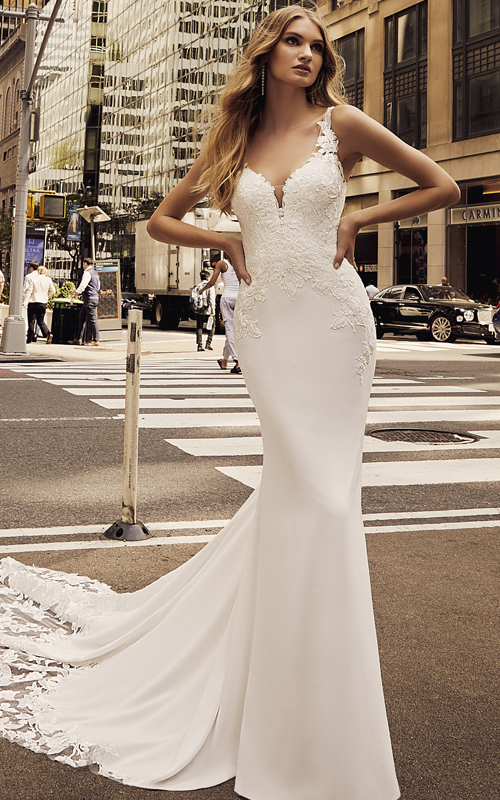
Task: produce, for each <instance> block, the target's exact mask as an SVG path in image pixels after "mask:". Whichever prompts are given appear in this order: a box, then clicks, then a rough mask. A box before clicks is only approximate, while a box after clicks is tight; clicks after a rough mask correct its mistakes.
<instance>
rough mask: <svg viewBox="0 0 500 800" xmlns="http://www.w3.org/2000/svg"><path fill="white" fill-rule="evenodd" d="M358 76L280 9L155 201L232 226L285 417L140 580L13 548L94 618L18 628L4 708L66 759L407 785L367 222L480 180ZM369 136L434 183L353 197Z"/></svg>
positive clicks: (220, 776) (167, 777)
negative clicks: (378, 519)
mask: <svg viewBox="0 0 500 800" xmlns="http://www.w3.org/2000/svg"><path fill="white" fill-rule="evenodd" d="M339 76H340V62H339V60H338V57H337V56H336V54H335V51H334V49H333V45H332V42H331V40H330V38H329V35H328V30H327V28H326V26H325V23H324V21H323V19H322V17H321V16H320V15H318V14H317V13H315V12H314V11H312V10H310V9H309V8H303V7H302V6H297V5H293V6H286V7H282V8H280V9H279V10H276V11H274V12H272V13H271V14H269V15H268V16H264V18H263V20H262V21H261V22H260V23H259V25H258V27H257V29H256V31H255V32H254V33H253V35H252V37H251V38H250V41H249V42H248V44H247V46H246V49H245V52H244V54H243V56H242V58H241V60H240V61H239V63H238V64H237V66H236V69H235V72H234V74H233V75H232V76H230V77H229V79H228V80H227V82H226V83H225V86H224V89H223V92H222V96H221V98H220V100H219V101H218V104H217V106H216V107H215V108H214V110H213V111H214V116H213V122H212V126H211V128H210V130H209V131H208V134H207V138H206V143H205V146H204V149H203V151H202V153H201V155H200V157H199V158H198V159H197V161H196V162H195V164H194V166H193V167H192V168H191V170H190V171H189V172H188V173H187V175H186V176H185V177H184V178H183V179H182V180H181V181H180V183H178V184H177V186H175V187H174V188H173V190H172V192H171V193H170V194H169V195H168V196H167V197H166V198H165V199H164V200H163V201H162V202H161V203H160V205H159V207H158V208H157V209H156V211H155V212H154V214H153V216H152V217H151V219H150V220H149V222H148V231H149V233H150V234H151V236H153V238H155V239H157V240H159V241H162V242H165V243H169V244H170V245H182V246H190V247H192V248H204V249H207V250H208V249H216V248H217V249H219V250H222V251H223V252H224V253H226V255H227V258H228V259H229V261H230V263H231V264H232V266H233V268H234V270H235V272H236V274H237V276H238V278H239V279H240V281H241V283H240V290H239V295H238V302H237V305H236V312H235V342H236V347H237V353H238V358H239V360H240V365H241V366H242V370H243V375H244V378H245V381H248V389H249V392H250V394H251V398H252V401H253V404H254V406H255V415H257V414H258V418H259V422H260V427H261V432H262V441H263V448H264V462H263V468H262V477H261V482H260V485H259V486H258V487H257V488H256V489H255V491H254V492H253V493H252V494H251V495H250V497H249V498H248V499H247V500H246V502H245V504H244V505H243V506H242V508H240V509H239V511H238V512H237V513H236V515H235V516H234V517H233V519H232V520H231V521H230V522H229V523H228V524H227V525H225V526H224V528H223V530H222V531H221V532H220V533H219V534H218V535H217V536H215V537H212V539H211V540H210V542H209V543H208V544H206V546H205V547H204V548H203V549H202V550H200V551H199V552H198V553H196V555H195V556H193V557H192V558H191V559H190V560H189V561H188V562H187V563H185V564H183V565H182V566H181V567H180V568H179V569H178V570H173V572H169V573H168V574H166V575H164V576H163V577H162V578H160V579H159V580H157V581H156V582H155V583H153V584H151V585H149V586H147V587H146V588H144V589H141V590H140V591H138V592H136V593H132V594H125V595H124V594H120V593H114V592H112V591H111V590H108V589H107V587H102V586H101V585H97V586H90V587H88V590H87V591H86V589H87V586H88V584H87V585H84V584H83V579H81V581H82V582H81V583H80V584H79V583H77V580H78V578H77V576H74V575H72V576H64V575H63V574H62V573H60V572H57V573H52V574H51V573H50V571H49V570H47V569H44V570H43V571H42V570H38V571H37V572H34V571H31V572H30V571H29V569H28V568H26V567H25V566H24V565H22V564H17V563H16V562H15V561H13V560H12V559H6V561H7V564H6V565H5V566H4V567H3V570H2V571H3V575H4V576H5V577H4V579H5V580H6V582H8V583H9V585H10V586H11V587H12V586H14V587H16V588H17V587H20V588H19V589H18V591H19V592H22V593H23V595H24V596H26V595H30V593H32V594H33V595H34V596H35V597H36V596H39V597H41V598H42V602H43V603H45V604H47V605H49V606H50V608H51V609H54V616H57V614H63V613H65V618H66V619H69V620H70V621H71V622H72V623H73V625H74V626H75V628H76V629H77V631H78V632H77V633H76V635H71V634H68V632H67V630H64V632H63V633H62V634H61V635H59V636H57V635H55V634H54V635H53V634H52V633H50V634H48V635H47V633H46V631H47V627H46V625H45V618H44V619H42V620H41V622H39V623H38V618H39V616H40V615H39V612H38V611H37V610H36V609H35V610H34V611H31V615H32V617H34V618H35V619H34V620H33V621H32V620H30V621H29V623H28V622H26V621H25V620H22V619H21V620H19V618H18V617H16V618H15V622H14V623H11V626H12V625H13V626H14V627H15V632H11V630H10V632H9V627H8V626H9V621H10V615H9V614H4V615H0V619H1V617H7V621H6V623H5V624H6V627H7V632H6V637H5V638H6V642H7V646H8V648H9V651H8V660H7V659H6V663H7V666H8V667H9V666H10V665H12V668H13V669H12V672H13V674H12V678H11V680H12V684H13V690H10V691H9V688H10V687H9V685H8V684H9V676H10V669H9V668H8V669H7V670H6V671H4V672H5V673H6V676H7V677H6V679H4V681H3V684H4V686H3V687H2V689H0V702H1V701H2V699H3V697H5V703H3V704H2V708H5V706H7V708H6V711H5V714H4V716H6V717H7V721H6V722H5V723H4V728H3V730H6V734H5V735H6V736H8V737H9V738H11V739H12V740H15V741H19V742H20V743H22V744H24V745H25V746H27V747H30V748H32V749H36V750H37V751H38V752H40V750H44V751H45V752H49V753H50V755H51V756H52V757H53V758H54V757H59V758H60V760H64V762H65V763H66V764H72V765H75V766H76V765H80V764H84V763H91V764H92V765H94V767H93V768H94V769H95V768H96V766H95V765H98V768H99V769H100V771H101V772H103V773H104V774H105V775H108V776H111V777H113V778H114V779H115V780H117V781H122V782H125V783H127V784H128V785H132V786H139V787H142V788H143V789H156V790H164V791H187V792H189V791H190V790H193V789H198V788H201V787H208V786H215V785H218V784H221V783H223V782H224V781H227V780H230V779H231V778H235V783H234V791H235V793H237V794H238V795H241V796H243V797H245V798H247V800H285V799H286V800H327V799H328V800H333V798H337V800H340V798H342V800H375V798H376V800H396V798H398V797H399V796H400V793H399V788H398V784H397V779H396V775H395V769H394V759H393V755H392V749H391V742H390V734H389V728H388V723H387V715H386V711H385V705H384V697H383V687H382V679H381V674H380V665H379V656H378V649H377V636H376V630H375V621H374V615H373V606H372V601H371V592H370V578H369V568H368V567H369V565H368V559H367V553H366V537H365V532H364V530H363V520H362V514H361V461H362V452H363V438H364V430H365V423H366V414H367V409H368V402H369V397H370V389H371V382H372V378H373V374H374V368H375V349H376V335H375V326H374V320H373V314H372V311H371V308H370V302H369V299H368V297H367V294H366V291H365V288H364V286H363V283H362V281H361V279H360V277H359V275H358V273H357V272H356V269H355V268H354V266H353V261H354V245H355V238H356V234H357V233H358V231H359V230H360V229H362V228H366V227H368V226H372V225H379V224H381V223H384V224H387V223H389V222H395V221H397V220H400V219H407V218H411V217H413V216H415V215H416V214H424V213H426V212H428V211H430V210H431V209H436V208H442V207H444V206H445V205H451V204H453V203H456V202H458V199H459V197H460V193H459V190H458V187H457V186H456V184H455V182H454V181H453V180H452V179H451V178H450V177H449V176H448V175H447V173H446V172H445V171H444V170H442V169H441V168H440V167H439V166H437V165H436V164H434V162H432V161H431V160H430V159H429V158H428V157H427V156H426V155H425V154H424V153H423V152H422V151H420V150H417V149H415V148H413V147H411V146H409V145H407V144H405V143H404V142H403V141H401V140H400V139H398V138H397V137H396V136H395V135H394V134H393V133H391V131H389V130H388V129H387V128H385V127H383V126H382V125H380V124H378V123H377V122H375V121H374V120H372V119H370V118H369V117H368V116H366V115H365V114H364V113H363V112H362V111H360V110H359V109H358V108H356V107H355V106H351V105H347V104H346V103H345V101H344V98H343V95H342V90H341V85H340V83H339ZM194 135H195V136H196V132H195V134H194ZM360 157H366V158H368V159H372V158H373V159H376V160H377V161H378V162H380V163H381V166H382V167H383V168H385V169H388V170H396V171H397V172H398V173H400V174H402V175H403V176H404V177H405V178H408V179H410V178H411V180H412V182H415V183H416V184H417V188H415V190H414V191H412V192H411V193H409V194H406V195H404V196H402V197H397V198H394V199H393V200H390V201H389V202H383V203H382V204H381V205H375V206H370V207H369V208H364V209H360V210H358V211H353V212H351V213H350V214H347V215H345V216H342V212H343V208H344V201H345V194H346V182H347V180H348V179H349V175H350V173H351V171H352V170H353V169H354V167H355V165H356V164H357V162H358V161H359V159H360ZM206 197H210V200H211V204H212V205H213V206H214V207H215V208H217V209H218V210H220V211H222V212H225V211H228V212H229V211H233V212H234V214H235V215H236V216H237V217H238V219H239V221H240V224H241V230H242V237H243V240H242V241H240V240H239V239H236V238H235V237H232V236H231V235H230V234H229V233H224V232H216V231H214V230H210V229H206V230H204V229H201V228H199V227H197V226H195V225H191V226H190V225H189V224H188V223H186V222H183V221H182V220H183V218H184V217H185V214H186V212H187V211H189V209H191V208H193V206H196V205H197V204H198V203H201V202H202V201H203V199H204V198H206ZM202 402H203V401H202ZM216 402H221V407H222V408H224V403H227V401H224V403H223V402H222V401H217V400H216ZM238 402H242V401H241V400H238V399H237V398H234V404H235V405H236V403H238ZM207 405H208V401H207ZM255 415H254V413H253V412H252V413H240V414H238V424H247V425H249V426H252V425H255V424H256V419H255ZM146 416H148V415H146ZM150 416H151V415H150ZM170 416H171V417H172V418H175V417H176V416H179V415H176V414H175V413H174V414H172V415H170ZM181 416H182V419H180V424H182V425H187V424H193V425H200V424H202V425H203V424H204V422H203V421H201V423H200V420H199V419H196V418H197V417H199V416H203V415H198V414H191V415H189V414H182V415H181ZM188 416H192V417H193V418H194V419H193V421H192V423H189V421H186V419H185V418H186V417H188ZM227 416H228V415H227V414H223V413H221V414H220V418H221V419H220V424H222V425H228V424H231V422H230V421H228V420H227ZM245 416H246V417H248V421H247V422H245V421H243V423H242V422H241V418H242V417H245ZM160 424H161V423H160ZM216 424H217V423H216ZM186 491H190V492H193V486H192V482H191V483H190V484H186ZM195 493H196V492H195ZM198 495H199V492H198ZM197 501H198V504H200V506H201V508H202V510H204V509H206V505H205V506H204V504H203V500H202V498H201V497H200V496H198V497H197ZM200 513H201V511H200ZM51 577H52V578H53V580H50V578H51ZM47 584H48V585H47ZM92 590H94V591H92ZM47 598H49V599H47ZM80 598H81V600H80ZM27 607H28V608H29V605H27ZM26 613H27V612H26ZM52 619H54V617H52ZM35 620H36V621H35ZM37 623H38V624H37ZM25 629H26V630H27V631H28V633H27V634H25V635H23V634H24V630H25ZM17 636H19V637H20V640H19V643H18V642H17V641H16V637H17ZM23 648H24V651H25V652H26V650H27V651H28V653H29V654H30V658H32V660H33V661H35V659H34V658H33V656H36V655H39V656H40V658H39V659H38V661H35V664H36V666H34V667H33V668H34V669H37V670H38V675H37V679H36V688H35V690H34V691H33V694H35V697H34V698H33V699H32V698H31V697H28V698H27V699H26V697H25V695H26V694H27V693H28V690H27V689H25V690H24V691H23V695H24V696H21V697H19V699H18V692H19V693H21V690H20V689H18V691H16V690H15V688H16V687H18V686H19V682H20V678H19V675H18V671H19V670H20V668H21V667H20V665H22V664H23V656H22V655H21V654H19V655H17V651H18V650H19V651H23ZM11 651H12V652H11ZM24 658H25V659H27V658H28V657H27V656H25V657H24ZM42 658H43V659H44V660H42ZM55 662H56V663H55ZM60 662H63V663H64V665H63V664H61V665H60ZM59 665H60V666H59ZM70 665H75V666H77V667H78V668H77V669H72V667H71V666H70ZM50 669H54V670H59V671H60V672H61V673H62V674H61V675H59V672H57V673H56V674H57V677H56V678H55V680H50V679H49V678H46V673H48V672H49V670H50ZM66 671H69V673H70V674H69V676H68V675H67V674H65V673H66ZM14 672H15V674H14ZM40 672H41V673H42V674H41V675H40ZM5 684H7V685H5ZM47 684H48V688H47V689H46V688H45V687H46V686H47ZM4 687H5V688H4ZM44 690H45V695H44ZM40 695H42V696H41V697H40ZM16 704H17V706H16ZM38 709H40V711H38ZM2 720H3V717H2ZM58 754H60V755H58ZM232 788H233V787H232V786H231V791H232ZM216 791H217V790H216Z"/></svg>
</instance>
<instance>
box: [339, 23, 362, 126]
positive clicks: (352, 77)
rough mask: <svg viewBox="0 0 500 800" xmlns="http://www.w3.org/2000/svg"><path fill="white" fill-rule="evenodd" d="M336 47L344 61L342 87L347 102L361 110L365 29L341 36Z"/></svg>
mask: <svg viewBox="0 0 500 800" xmlns="http://www.w3.org/2000/svg"><path fill="white" fill-rule="evenodd" d="M337 48H338V51H339V53H340V55H341V56H342V58H343V59H344V61H345V73H344V87H345V93H346V98H347V102H348V103H350V104H351V105H352V106H357V108H360V109H361V111H362V110H363V99H364V91H365V31H364V28H362V29H361V30H360V31H355V32H354V33H351V34H349V36H343V37H342V39H339V40H338V42H337Z"/></svg>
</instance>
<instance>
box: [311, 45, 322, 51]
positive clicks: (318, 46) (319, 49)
mask: <svg viewBox="0 0 500 800" xmlns="http://www.w3.org/2000/svg"><path fill="white" fill-rule="evenodd" d="M313 48H314V49H315V50H317V51H318V53H322V52H323V45H322V44H313Z"/></svg>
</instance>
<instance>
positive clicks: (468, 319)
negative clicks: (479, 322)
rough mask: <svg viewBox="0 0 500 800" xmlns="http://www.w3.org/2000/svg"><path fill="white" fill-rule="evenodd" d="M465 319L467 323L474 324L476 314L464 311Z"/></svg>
mask: <svg viewBox="0 0 500 800" xmlns="http://www.w3.org/2000/svg"><path fill="white" fill-rule="evenodd" d="M464 319H465V321H466V322H472V320H473V319H474V312H473V311H471V310H470V309H468V310H467V311H464Z"/></svg>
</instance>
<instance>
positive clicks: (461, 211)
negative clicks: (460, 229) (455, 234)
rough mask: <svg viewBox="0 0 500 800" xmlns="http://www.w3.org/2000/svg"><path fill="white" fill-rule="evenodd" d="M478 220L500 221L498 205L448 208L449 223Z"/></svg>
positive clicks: (459, 223)
mask: <svg viewBox="0 0 500 800" xmlns="http://www.w3.org/2000/svg"><path fill="white" fill-rule="evenodd" d="M474 222H476V223H477V222H479V223H480V224H483V225H484V223H485V222H500V205H498V204H497V205H494V204H492V205H488V206H466V207H465V208H450V224H451V225H464V224H468V225H469V224H471V223H474Z"/></svg>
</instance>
